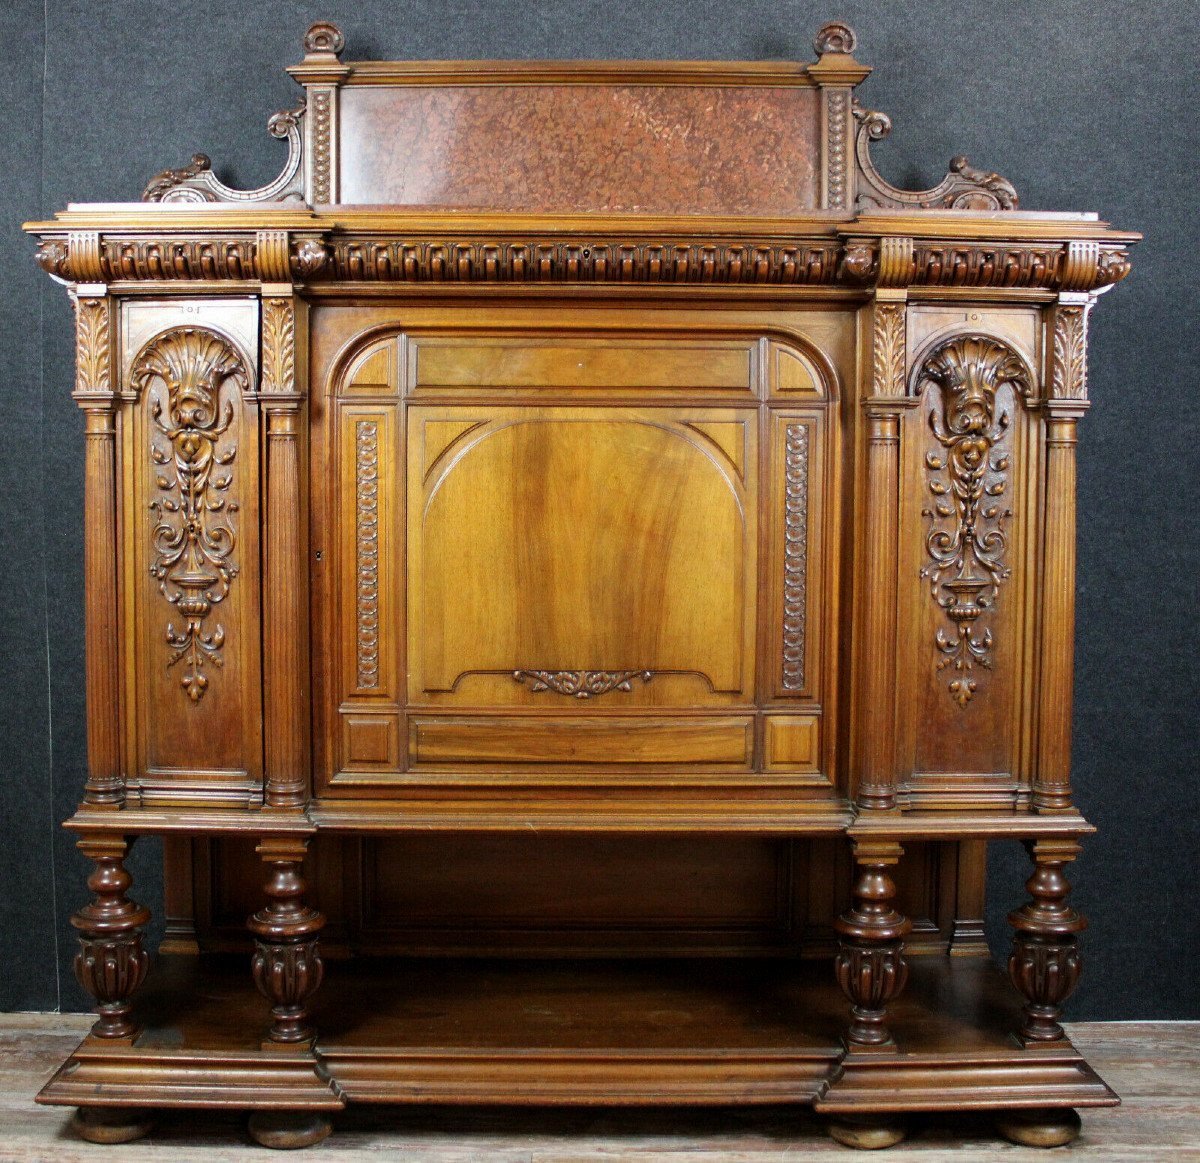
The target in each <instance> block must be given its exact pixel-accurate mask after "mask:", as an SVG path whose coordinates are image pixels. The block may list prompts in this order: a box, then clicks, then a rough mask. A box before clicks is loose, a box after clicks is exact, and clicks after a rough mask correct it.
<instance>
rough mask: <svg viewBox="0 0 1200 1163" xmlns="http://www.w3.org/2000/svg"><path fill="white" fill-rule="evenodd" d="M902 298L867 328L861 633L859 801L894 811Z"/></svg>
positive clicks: (881, 301)
mask: <svg viewBox="0 0 1200 1163" xmlns="http://www.w3.org/2000/svg"><path fill="white" fill-rule="evenodd" d="M905 311H906V308H905V301H904V297H903V292H891V293H886V292H885V293H884V294H883V295H881V296H880V297H879V298H878V299H877V301H876V303H875V308H874V319H873V324H872V374H871V395H870V396H869V397H868V398H867V399H866V400H865V401H864V407H865V413H866V420H867V447H866V456H867V495H866V498H865V505H864V510H863V511H864V513H865V515H866V529H865V530H864V550H863V553H864V561H863V582H862V597H861V603H860V605H861V608H862V609H863V611H864V615H863V623H862V625H861V626H860V630H859V647H858V649H859V666H858V673H859V675H860V676H861V688H860V689H861V697H860V700H859V704H858V708H859V716H860V721H861V722H862V734H861V743H860V752H859V777H858V803H859V805H860V806H861V807H864V808H875V809H882V810H888V809H891V808H894V807H895V806H896V738H895V725H896V715H895V703H896V608H897V576H898V575H897V569H898V563H897V555H898V552H899V524H900V511H899V509H900V496H899V492H900V424H901V419H900V418H901V414H902V412H903V411H904V410H905V409H906V408H907V407H908V406H909V403H910V401H909V400H907V399H906V398H905V394H904V384H905V377H904V370H905V363H906V343H905V327H906V324H905Z"/></svg>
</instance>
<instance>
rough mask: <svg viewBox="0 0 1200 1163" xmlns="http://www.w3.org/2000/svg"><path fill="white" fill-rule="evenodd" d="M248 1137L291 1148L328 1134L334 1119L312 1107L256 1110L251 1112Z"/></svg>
mask: <svg viewBox="0 0 1200 1163" xmlns="http://www.w3.org/2000/svg"><path fill="white" fill-rule="evenodd" d="M249 1130H250V1137H251V1138H252V1139H253V1140H254V1141H255V1142H256V1143H258V1144H259V1145H260V1146H262V1147H274V1148H275V1149H276V1150H277V1151H294V1150H296V1149H297V1148H299V1147H311V1146H312V1145H313V1144H314V1143H319V1142H320V1141H321V1140H322V1139H326V1138H328V1137H329V1133H330V1131H332V1130H333V1123H332V1122H330V1120H329V1117H328V1116H327V1115H318V1114H313V1113H312V1112H311V1111H255V1112H254V1113H253V1114H252V1115H251V1116H250V1123H249Z"/></svg>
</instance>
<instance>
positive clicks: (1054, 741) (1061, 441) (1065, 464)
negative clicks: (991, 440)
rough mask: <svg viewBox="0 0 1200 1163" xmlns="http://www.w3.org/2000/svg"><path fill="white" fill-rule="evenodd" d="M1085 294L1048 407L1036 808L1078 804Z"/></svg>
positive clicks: (1062, 341) (1065, 311) (1054, 363)
mask: <svg viewBox="0 0 1200 1163" xmlns="http://www.w3.org/2000/svg"><path fill="white" fill-rule="evenodd" d="M1091 306H1092V305H1091V300H1090V297H1089V296H1087V295H1085V294H1074V295H1068V294H1063V295H1061V296H1060V297H1059V302H1058V304H1057V305H1056V306H1055V308H1054V310H1053V318H1052V329H1053V336H1054V339H1053V355H1052V357H1051V362H1050V369H1049V374H1048V376H1047V380H1048V383H1047V391H1046V397H1047V398H1046V402H1045V405H1044V409H1043V410H1044V415H1045V432H1046V437H1045V439H1046V455H1045V465H1046V469H1045V472H1046V482H1045V490H1044V493H1045V497H1046V503H1045V518H1044V521H1045V525H1044V529H1043V538H1044V540H1043V545H1042V590H1041V595H1042V608H1041V615H1040V616H1041V637H1040V640H1039V642H1040V657H1039V659H1038V696H1039V697H1038V706H1039V718H1038V747H1037V767H1036V770H1035V772H1034V779H1033V805H1034V807H1035V808H1037V809H1038V810H1040V811H1064V810H1067V809H1069V808H1070V807H1071V705H1072V702H1073V697H1074V681H1075V654H1074V641H1075V537H1076V531H1075V476H1076V452H1075V447H1076V441H1077V437H1078V428H1079V420H1080V417H1082V416H1083V414H1084V412H1085V411H1086V410H1087V407H1088V401H1087V328H1088V314H1089V313H1090V311H1091Z"/></svg>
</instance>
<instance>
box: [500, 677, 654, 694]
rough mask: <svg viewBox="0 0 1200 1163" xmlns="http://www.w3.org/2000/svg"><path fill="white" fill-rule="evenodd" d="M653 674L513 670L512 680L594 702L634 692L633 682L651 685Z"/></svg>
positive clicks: (537, 688)
mask: <svg viewBox="0 0 1200 1163" xmlns="http://www.w3.org/2000/svg"><path fill="white" fill-rule="evenodd" d="M653 677H654V672H653V671H650V670H514V671H513V678H514V679H516V681H517V682H519V683H523V684H525V685H526V686H528V687H529V689H530V690H531V691H554V692H555V694H560V695H570V696H571V697H573V698H576V699H590V698H595V696H596V695H606V694H608V693H609V691H630V690H633V683H634V680H635V679H637V680H640V681H641V682H649V681H650V680H651V678H653Z"/></svg>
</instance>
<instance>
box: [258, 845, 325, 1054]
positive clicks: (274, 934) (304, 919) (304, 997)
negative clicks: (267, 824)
mask: <svg viewBox="0 0 1200 1163" xmlns="http://www.w3.org/2000/svg"><path fill="white" fill-rule="evenodd" d="M305 847H306V842H305V841H303V840H275V839H272V840H264V841H263V842H262V843H261V844H259V846H258V852H259V855H260V856H262V858H263V860H264V861H265V863H266V865H267V868H268V876H267V882H266V895H267V903H266V905H265V906H264V907H263V908H261V909H259V911H258V912H256V913H255V914H254V915H253V916H252V917H251V918H250V920H249V921H248V922H247V923H248V925H249V928H250V931H251V932H252V933H253V934H254V936H255V951H254V962H253V970H254V982H255V984H256V985H257V986H258V988H259V990H260V991H261V993H262V994H263V995H264V996H265V997H266V998H267V1000H268V1001H269V1002H270V1003H271V1014H272V1018H273V1021H272V1024H271V1029H270V1031H269V1032H268V1034H267V1040H268V1042H269V1043H272V1044H283V1045H289V1044H290V1045H294V1044H296V1043H300V1042H307V1041H310V1040H311V1039H312V1037H313V1031H312V1029H311V1028H310V1027H309V1025H308V999H309V998H310V997H311V996H312V995H313V994H314V993H315V992H316V991H317V988H318V987H319V986H320V984H321V978H322V976H323V975H324V966H323V965H322V963H321V954H320V952H319V950H318V948H317V934H318V933H319V932H320V931H321V929H322V927H323V926H324V924H325V918H324V917H323V916H322V915H321V914H320V913H319V912H317V910H316V909H313V908H310V907H309V906H308V905H306V904H305V903H304V889H305V884H304V878H303V877H302V876H301V875H300V866H301V862H302V861H303V859H304V851H305Z"/></svg>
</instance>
